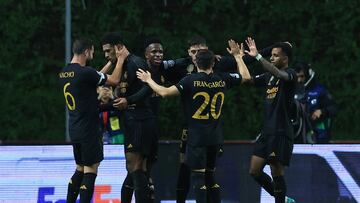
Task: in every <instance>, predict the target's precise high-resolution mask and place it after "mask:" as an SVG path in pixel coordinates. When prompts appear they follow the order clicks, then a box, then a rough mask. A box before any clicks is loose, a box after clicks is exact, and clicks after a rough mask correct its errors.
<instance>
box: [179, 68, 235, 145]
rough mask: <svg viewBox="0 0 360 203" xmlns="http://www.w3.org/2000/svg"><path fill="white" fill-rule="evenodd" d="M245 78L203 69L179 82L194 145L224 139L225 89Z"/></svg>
mask: <svg viewBox="0 0 360 203" xmlns="http://www.w3.org/2000/svg"><path fill="white" fill-rule="evenodd" d="M241 79H242V78H241V75H240V74H237V73H211V74H206V73H204V72H200V73H194V74H191V75H188V76H186V77H185V78H183V79H182V80H180V82H179V83H178V84H176V87H177V89H178V90H179V91H180V93H181V99H182V103H183V108H184V111H185V119H186V123H187V124H188V135H189V136H188V143H189V144H190V145H192V146H208V145H214V144H221V143H222V142H223V134H222V127H221V111H222V107H223V104H224V100H225V92H226V90H227V89H228V88H229V87H231V86H232V85H234V84H237V83H240V82H241Z"/></svg>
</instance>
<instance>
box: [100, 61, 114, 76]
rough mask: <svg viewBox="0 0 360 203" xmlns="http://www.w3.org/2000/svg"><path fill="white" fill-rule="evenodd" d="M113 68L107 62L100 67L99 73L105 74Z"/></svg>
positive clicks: (109, 62)
mask: <svg viewBox="0 0 360 203" xmlns="http://www.w3.org/2000/svg"><path fill="white" fill-rule="evenodd" d="M112 67H113V64H112V63H111V61H108V62H107V63H106V64H105V66H104V67H102V69H101V70H100V72H102V73H104V74H107V73H108V72H109V71H110V70H111V68H112Z"/></svg>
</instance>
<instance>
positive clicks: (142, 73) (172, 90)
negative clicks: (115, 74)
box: [136, 69, 180, 97]
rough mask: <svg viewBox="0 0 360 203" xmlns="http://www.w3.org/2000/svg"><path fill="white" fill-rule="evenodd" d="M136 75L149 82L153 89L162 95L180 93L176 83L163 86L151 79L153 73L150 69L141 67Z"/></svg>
mask: <svg viewBox="0 0 360 203" xmlns="http://www.w3.org/2000/svg"><path fill="white" fill-rule="evenodd" d="M136 75H137V77H138V78H139V79H140V80H141V81H143V82H146V83H147V84H149V86H150V87H151V89H153V90H154V91H155V92H156V93H158V94H159V95H160V96H162V97H167V96H173V95H179V94H180V92H179V90H178V89H177V88H176V87H175V85H172V86H170V87H163V86H161V85H158V84H157V83H156V82H155V81H154V80H152V79H151V73H150V72H149V71H144V70H142V69H139V70H138V71H136Z"/></svg>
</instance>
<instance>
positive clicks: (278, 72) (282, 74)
mask: <svg viewBox="0 0 360 203" xmlns="http://www.w3.org/2000/svg"><path fill="white" fill-rule="evenodd" d="M245 41H246V44H247V45H248V47H249V51H247V50H245V52H246V53H247V54H249V55H250V56H252V57H255V58H257V60H259V61H260V63H261V64H262V66H263V68H264V69H265V70H267V71H269V72H270V73H271V74H273V75H274V76H275V77H277V78H280V79H282V80H289V79H290V77H289V74H288V73H287V72H285V71H283V70H280V69H278V68H277V67H276V66H274V65H273V64H272V63H270V62H269V61H267V60H266V59H265V58H263V57H262V56H261V55H259V52H258V50H257V48H256V44H255V40H254V39H252V38H251V37H248V38H247V40H245ZM258 58H259V59H258Z"/></svg>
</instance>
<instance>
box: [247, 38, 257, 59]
mask: <svg viewBox="0 0 360 203" xmlns="http://www.w3.org/2000/svg"><path fill="white" fill-rule="evenodd" d="M245 42H246V44H247V46H248V47H249V51H247V50H245V52H246V53H247V54H249V55H250V56H253V57H255V56H256V55H257V54H258V53H259V52H258V50H257V48H256V44H255V40H254V39H252V38H251V37H248V38H247V39H246V40H245Z"/></svg>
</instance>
